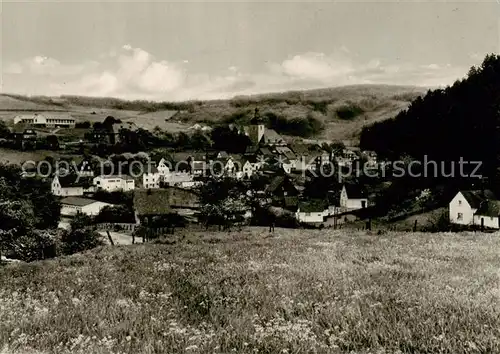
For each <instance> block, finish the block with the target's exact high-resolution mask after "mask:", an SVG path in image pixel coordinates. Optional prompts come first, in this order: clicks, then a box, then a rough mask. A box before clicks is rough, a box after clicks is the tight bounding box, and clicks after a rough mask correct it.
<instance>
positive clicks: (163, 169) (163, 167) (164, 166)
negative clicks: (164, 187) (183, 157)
mask: <svg viewBox="0 0 500 354" xmlns="http://www.w3.org/2000/svg"><path fill="white" fill-rule="evenodd" d="M169 165H170V164H169V162H168V161H167V160H165V159H161V160H160V162H158V167H157V169H158V172H159V173H160V175H162V176H163V177H165V176H166V175H168V174H169V173H170V167H169Z"/></svg>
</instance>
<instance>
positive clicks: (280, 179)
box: [264, 175, 299, 208]
mask: <svg viewBox="0 0 500 354" xmlns="http://www.w3.org/2000/svg"><path fill="white" fill-rule="evenodd" d="M264 192H265V194H266V195H267V196H268V197H269V198H270V199H271V201H272V203H273V204H274V205H276V206H282V207H286V208H289V207H292V206H294V204H295V206H296V205H297V204H296V202H297V200H295V199H294V198H289V197H298V195H299V191H298V190H297V188H296V187H295V185H294V184H293V182H292V181H291V179H290V178H289V177H288V176H286V175H284V176H276V177H274V178H273V179H272V181H271V183H270V184H269V185H268V186H267V187H266V189H265V190H264ZM293 200H295V202H292V201H293Z"/></svg>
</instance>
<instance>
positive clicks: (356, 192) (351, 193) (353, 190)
mask: <svg viewBox="0 0 500 354" xmlns="http://www.w3.org/2000/svg"><path fill="white" fill-rule="evenodd" d="M344 186H345V189H346V192H347V197H348V198H349V199H361V198H366V192H365V191H364V190H363V188H362V187H361V186H359V185H356V184H344Z"/></svg>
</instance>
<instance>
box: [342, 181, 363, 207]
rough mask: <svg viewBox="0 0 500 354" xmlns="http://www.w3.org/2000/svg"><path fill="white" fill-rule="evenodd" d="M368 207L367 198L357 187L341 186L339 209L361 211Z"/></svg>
mask: <svg viewBox="0 0 500 354" xmlns="http://www.w3.org/2000/svg"><path fill="white" fill-rule="evenodd" d="M367 206H368V198H366V197H365V195H364V193H363V191H362V190H361V189H360V188H358V187H357V186H353V185H345V184H344V185H343V186H342V191H341V192H340V207H341V208H343V209H347V210H356V209H363V208H366V207H367Z"/></svg>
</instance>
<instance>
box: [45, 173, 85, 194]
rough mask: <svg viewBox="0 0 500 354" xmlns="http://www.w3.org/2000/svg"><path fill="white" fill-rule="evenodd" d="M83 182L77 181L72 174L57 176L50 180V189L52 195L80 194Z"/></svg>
mask: <svg viewBox="0 0 500 354" xmlns="http://www.w3.org/2000/svg"><path fill="white" fill-rule="evenodd" d="M83 189H84V188H83V184H81V183H77V178H75V177H74V176H64V177H61V176H58V175H56V176H55V177H54V179H53V180H52V185H51V190H52V194H53V195H57V196H60V197H69V196H82V195H83Z"/></svg>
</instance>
